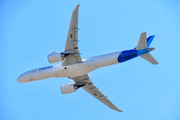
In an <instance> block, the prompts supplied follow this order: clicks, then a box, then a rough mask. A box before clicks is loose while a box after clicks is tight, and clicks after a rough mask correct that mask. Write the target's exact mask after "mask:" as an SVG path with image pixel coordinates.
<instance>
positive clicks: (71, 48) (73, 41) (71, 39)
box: [62, 5, 82, 66]
mask: <svg viewBox="0 0 180 120" xmlns="http://www.w3.org/2000/svg"><path fill="white" fill-rule="evenodd" d="M79 6H80V5H77V6H76V8H75V9H74V10H73V13H72V17H71V22H70V26H69V31H68V36H67V40H66V46H65V50H64V53H68V52H69V53H72V54H70V55H68V56H66V57H65V58H64V60H63V61H62V66H66V65H71V64H75V63H81V62H82V59H81V56H80V53H79V50H78V42H79V41H78V30H79V28H78V9H79Z"/></svg>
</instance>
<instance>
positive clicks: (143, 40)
mask: <svg viewBox="0 0 180 120" xmlns="http://www.w3.org/2000/svg"><path fill="white" fill-rule="evenodd" d="M146 48H147V40H146V32H143V33H141V36H140V38H139V42H138V45H137V47H136V50H142V49H146Z"/></svg>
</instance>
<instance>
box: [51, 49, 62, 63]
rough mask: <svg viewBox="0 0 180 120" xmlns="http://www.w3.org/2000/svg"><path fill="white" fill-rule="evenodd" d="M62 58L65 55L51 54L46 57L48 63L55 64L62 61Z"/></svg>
mask: <svg viewBox="0 0 180 120" xmlns="http://www.w3.org/2000/svg"><path fill="white" fill-rule="evenodd" d="M64 57H65V55H64V54H62V53H56V52H53V53H51V54H49V55H48V61H49V63H56V62H59V61H62V60H63V59H64Z"/></svg>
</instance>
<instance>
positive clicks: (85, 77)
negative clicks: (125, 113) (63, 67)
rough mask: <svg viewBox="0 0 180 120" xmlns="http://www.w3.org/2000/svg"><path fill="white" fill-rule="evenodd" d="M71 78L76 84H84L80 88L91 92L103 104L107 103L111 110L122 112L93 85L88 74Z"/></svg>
mask: <svg viewBox="0 0 180 120" xmlns="http://www.w3.org/2000/svg"><path fill="white" fill-rule="evenodd" d="M70 79H72V80H73V81H74V82H75V83H76V84H77V85H78V84H83V83H84V84H85V86H83V87H82V88H83V89H84V90H85V91H86V92H88V93H89V94H91V95H92V96H93V97H95V98H96V99H98V100H99V101H101V102H102V103H104V104H105V105H107V106H108V107H110V108H111V109H112V110H115V111H118V112H122V111H121V110H120V109H118V108H117V107H116V106H115V105H114V104H113V103H112V102H111V101H110V100H108V99H107V96H104V95H103V94H102V93H101V92H100V91H99V90H98V88H96V87H95V86H94V84H93V83H92V82H91V79H90V78H89V76H88V75H87V74H86V75H82V76H78V77H74V78H70Z"/></svg>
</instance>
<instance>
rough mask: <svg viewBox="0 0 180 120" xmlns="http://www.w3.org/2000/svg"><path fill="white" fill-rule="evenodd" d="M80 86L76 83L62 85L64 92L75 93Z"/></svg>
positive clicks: (62, 91)
mask: <svg viewBox="0 0 180 120" xmlns="http://www.w3.org/2000/svg"><path fill="white" fill-rule="evenodd" d="M78 88H79V87H78V86H77V85H75V84H69V83H66V84H65V85H63V86H61V93H62V94H68V93H73V92H76V90H77V89H78Z"/></svg>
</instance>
